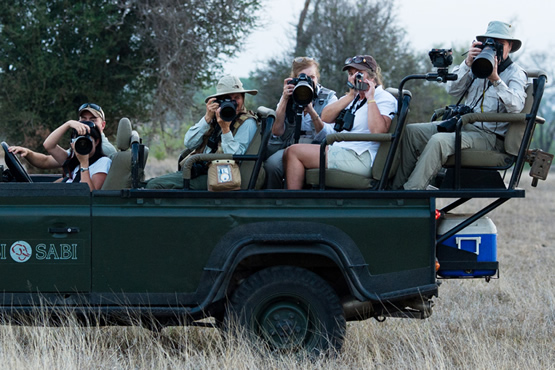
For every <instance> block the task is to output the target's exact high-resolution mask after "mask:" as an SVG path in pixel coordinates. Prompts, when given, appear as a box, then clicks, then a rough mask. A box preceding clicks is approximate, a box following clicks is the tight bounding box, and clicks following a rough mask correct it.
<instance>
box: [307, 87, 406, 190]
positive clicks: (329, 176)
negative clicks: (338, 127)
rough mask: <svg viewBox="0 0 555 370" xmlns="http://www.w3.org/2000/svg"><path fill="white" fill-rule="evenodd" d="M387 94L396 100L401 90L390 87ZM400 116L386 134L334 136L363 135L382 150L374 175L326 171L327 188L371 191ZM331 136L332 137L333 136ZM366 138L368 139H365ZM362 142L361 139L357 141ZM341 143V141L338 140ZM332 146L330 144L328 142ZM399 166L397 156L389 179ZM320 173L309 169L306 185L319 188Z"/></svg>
mask: <svg viewBox="0 0 555 370" xmlns="http://www.w3.org/2000/svg"><path fill="white" fill-rule="evenodd" d="M386 91H387V92H389V93H391V94H392V95H393V96H394V97H395V98H396V99H399V90H398V89H397V88H392V87H388V88H387V89H386ZM403 94H405V95H409V96H411V93H410V91H408V90H403ZM398 117H399V116H398V114H396V115H395V117H394V118H393V120H392V121H391V125H390V127H389V131H388V132H387V133H386V134H347V133H341V134H332V135H333V136H335V135H339V136H338V137H339V138H341V137H342V136H343V137H346V136H345V135H349V136H354V135H362V140H368V141H380V142H381V144H380V148H379V149H378V152H377V154H376V158H374V163H373V164H372V173H371V174H370V176H369V177H366V176H362V175H358V174H354V173H350V172H346V171H342V170H338V169H335V168H332V169H326V176H325V178H326V181H325V185H326V187H332V188H341V189H369V188H372V187H373V186H374V185H375V184H377V183H378V182H379V181H380V180H381V178H382V175H383V169H384V166H385V162H386V158H387V155H388V153H389V149H390V147H391V143H392V140H393V133H394V132H395V129H396V128H397V120H398ZM332 135H330V136H332ZM364 136H366V137H367V138H364ZM356 140H358V141H361V139H356ZM336 141H340V140H336ZM328 144H330V142H328ZM398 164H399V156H398V155H396V156H395V158H394V161H393V166H392V168H391V171H389V178H392V177H393V176H394V175H395V170H396V169H397V166H398ZM319 173H320V170H319V169H318V168H314V169H308V170H306V171H305V175H306V178H305V183H306V184H308V185H311V186H312V187H318V186H319V184H320V181H319Z"/></svg>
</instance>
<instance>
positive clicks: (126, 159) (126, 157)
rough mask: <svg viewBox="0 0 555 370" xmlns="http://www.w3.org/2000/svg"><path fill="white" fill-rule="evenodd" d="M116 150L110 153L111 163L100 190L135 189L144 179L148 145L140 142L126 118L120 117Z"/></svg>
mask: <svg viewBox="0 0 555 370" xmlns="http://www.w3.org/2000/svg"><path fill="white" fill-rule="evenodd" d="M116 141H117V144H116V145H117V147H118V151H117V152H116V153H115V154H113V155H112V157H111V158H112V165H111V166H110V170H109V171H108V175H107V176H106V180H105V181H104V185H102V190H120V189H136V188H138V187H139V184H140V182H142V181H144V169H145V165H146V161H147V159H148V147H147V146H145V145H144V144H142V142H141V138H140V136H139V134H138V132H137V131H135V130H133V129H132V127H131V122H130V121H129V119H128V118H122V119H121V120H120V121H119V124H118V132H117V139H116Z"/></svg>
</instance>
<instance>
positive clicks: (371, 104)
mask: <svg viewBox="0 0 555 370" xmlns="http://www.w3.org/2000/svg"><path fill="white" fill-rule="evenodd" d="M343 70H344V71H345V70H346V71H347V73H348V82H347V85H348V86H349V87H350V90H349V92H348V93H347V94H346V95H345V96H343V97H342V98H341V99H339V100H338V101H336V102H335V103H333V104H330V105H328V106H327V107H326V108H324V110H323V112H322V120H323V121H324V122H332V124H325V125H324V128H323V129H322V131H323V132H324V134H326V135H327V134H330V133H334V132H340V131H348V132H352V133H385V132H387V131H388V130H389V126H390V125H391V120H392V118H393V116H394V115H395V113H396V112H397V100H396V99H395V97H393V95H391V94H390V93H388V92H387V91H385V90H384V89H383V88H382V86H381V85H382V81H381V69H380V67H379V66H378V64H377V63H376V61H375V60H374V58H373V57H372V56H370V55H361V56H359V55H357V56H354V57H352V58H347V59H346V60H345V65H344V66H343ZM338 118H340V119H339V120H338ZM379 146H380V143H378V142H370V141H342V142H336V143H334V144H332V145H330V146H329V147H328V148H327V149H328V150H327V153H326V168H337V169H340V170H343V171H346V172H351V173H355V174H361V175H364V176H370V173H371V170H372V162H373V161H374V157H375V155H376V152H377V151H378V148H379ZM284 158H285V159H284V162H285V177H286V181H287V188H288V189H302V187H303V184H304V176H305V169H308V168H318V167H319V165H320V146H319V145H314V144H296V145H293V146H291V147H289V148H287V149H286V151H285V157H284Z"/></svg>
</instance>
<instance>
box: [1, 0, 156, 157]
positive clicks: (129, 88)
mask: <svg viewBox="0 0 555 370" xmlns="http://www.w3.org/2000/svg"><path fill="white" fill-rule="evenodd" d="M124 18H127V19H126V21H125V22H122V20H123V19H124ZM133 18H134V14H133V12H129V13H127V14H125V12H124V10H123V9H121V8H119V7H118V6H116V5H115V3H114V2H113V1H99V0H85V1H80V2H72V1H62V0H51V1H29V0H18V1H14V2H12V3H11V4H10V6H3V7H1V8H0V23H1V26H2V29H1V37H0V68H1V73H0V86H1V90H0V101H1V105H0V115H1V116H2V117H3V120H2V121H1V122H0V130H1V131H2V132H3V133H4V134H5V135H6V136H7V138H9V140H10V141H12V142H13V143H22V144H24V145H28V146H30V147H33V148H37V147H39V146H40V144H41V143H42V141H43V140H44V137H43V135H40V136H37V132H40V133H43V134H48V132H49V131H50V130H52V129H54V128H55V127H57V126H59V125H60V124H62V123H63V122H64V121H66V120H67V119H76V118H77V108H78V106H79V105H80V104H82V103H84V102H88V101H91V102H96V103H98V104H100V105H101V106H103V107H104V108H105V109H104V110H105V111H106V114H107V116H108V120H110V119H114V117H116V116H121V115H122V114H123V113H124V112H126V113H128V112H134V113H136V114H138V115H140V114H142V112H143V110H142V109H141V107H142V106H143V105H142V102H141V99H140V94H138V93H139V92H140V91H141V90H142V89H144V88H145V87H146V88H148V87H149V83H150V81H149V79H148V78H144V79H142V80H139V79H137V76H139V75H140V73H141V71H142V70H143V69H144V68H145V61H147V60H148V59H146V58H145V55H144V53H143V52H142V51H141V48H142V42H141V40H138V39H137V38H135V37H133V35H134V23H136V22H133V21H132V19H133ZM107 131H108V132H107V133H108V134H109V133H110V129H108V130H107Z"/></svg>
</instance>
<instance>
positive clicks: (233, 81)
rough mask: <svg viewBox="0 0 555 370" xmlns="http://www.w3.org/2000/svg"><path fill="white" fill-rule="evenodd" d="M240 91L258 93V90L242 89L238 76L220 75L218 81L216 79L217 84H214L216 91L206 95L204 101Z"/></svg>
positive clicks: (239, 92)
mask: <svg viewBox="0 0 555 370" xmlns="http://www.w3.org/2000/svg"><path fill="white" fill-rule="evenodd" d="M241 93H247V94H251V95H256V94H258V90H245V89H243V83H242V82H241V80H240V79H239V77H236V76H229V75H228V76H224V77H222V78H221V79H220V81H218V85H216V93H215V94H214V95H210V96H209V97H207V98H206V99H205V100H204V102H205V103H206V102H208V100H210V99H212V98H215V97H217V96H222V95H230V94H241Z"/></svg>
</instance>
